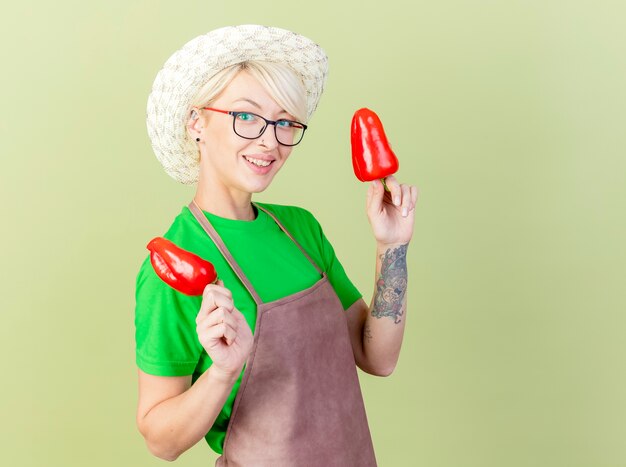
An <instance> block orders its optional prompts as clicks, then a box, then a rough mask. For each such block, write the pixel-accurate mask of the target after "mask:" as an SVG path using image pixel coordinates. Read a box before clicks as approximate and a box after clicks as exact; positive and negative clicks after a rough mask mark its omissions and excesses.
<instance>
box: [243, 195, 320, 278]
mask: <svg viewBox="0 0 626 467" xmlns="http://www.w3.org/2000/svg"><path fill="white" fill-rule="evenodd" d="M253 204H254V205H255V206H256V207H257V208H258V209H260V210H262V211H264V212H266V213H267V214H269V216H270V217H271V218H272V219H274V221H275V222H276V223H277V224H278V227H280V229H281V230H282V231H283V232H285V233H286V234H287V236H288V237H289V238H290V239H291V241H292V242H293V243H295V244H296V246H297V247H298V248H300V251H302V253H304V256H306V258H307V259H308V260H309V261H310V263H311V264H312V265H313V267H314V268H315V269H316V270H317V272H318V273H319V274H320V276H323V275H324V271H322V270H321V269H320V268H319V267H318V266H317V264H315V261H313V260H312V259H311V257H310V256H309V255H308V253H307V252H306V251H305V250H304V248H302V246H300V244H299V243H298V242H297V241H296V239H295V238H293V235H291V234H290V233H289V231H288V230H287V229H286V228H285V226H284V225H283V224H282V223H281V222H280V221H279V220H278V219H277V218H276V216H275V215H274V214H272V213H271V212H269V211H268V210H267V209H264V208H262V207H261V206H259V205H258V204H255V203H253Z"/></svg>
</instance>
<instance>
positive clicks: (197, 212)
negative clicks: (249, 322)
mask: <svg viewBox="0 0 626 467" xmlns="http://www.w3.org/2000/svg"><path fill="white" fill-rule="evenodd" d="M189 210H190V211H191V213H192V214H193V216H194V217H195V218H196V220H197V221H198V222H199V223H200V225H201V226H202V228H203V229H204V230H205V232H206V233H207V234H208V235H209V237H210V238H211V240H213V242H214V243H215V246H217V248H218V250H220V252H221V253H222V255H223V256H224V259H226V261H227V262H228V264H230V267H231V268H232V269H233V271H234V272H235V274H236V275H237V277H238V278H239V280H240V281H241V283H242V284H243V285H244V287H245V288H246V289H248V292H249V293H250V295H251V296H252V298H253V299H254V301H255V302H256V304H257V307H258V306H259V305H260V304H262V303H263V301H262V300H261V297H260V296H259V294H258V293H257V292H256V290H254V287H253V286H252V283H251V282H250V281H249V280H248V278H247V277H246V275H245V274H244V273H243V271H242V270H241V268H240V267H239V265H238V264H237V262H236V261H235V258H233V256H232V255H231V254H230V251H228V248H226V245H225V244H224V241H223V240H222V238H221V237H220V236H219V234H218V233H217V231H216V230H215V228H214V227H213V226H212V225H211V223H210V222H209V220H208V219H207V217H206V216H205V215H204V213H203V212H202V210H201V209H200V207H199V206H198V205H197V204H196V202H195V201H193V200H192V201H191V203H189Z"/></svg>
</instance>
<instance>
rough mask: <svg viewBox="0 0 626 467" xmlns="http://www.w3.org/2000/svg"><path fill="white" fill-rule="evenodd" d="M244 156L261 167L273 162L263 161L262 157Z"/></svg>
mask: <svg viewBox="0 0 626 467" xmlns="http://www.w3.org/2000/svg"><path fill="white" fill-rule="evenodd" d="M243 157H245V158H246V160H247V161H248V162H252V163H253V164H254V165H258V166H259V167H267V166H268V165H270V164H271V162H270V161H262V160H260V159H252V158H251V157H248V156H243Z"/></svg>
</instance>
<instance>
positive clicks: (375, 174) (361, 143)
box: [350, 108, 400, 191]
mask: <svg viewBox="0 0 626 467" xmlns="http://www.w3.org/2000/svg"><path fill="white" fill-rule="evenodd" d="M350 140H351V142H352V166H353V167H354V174H355V175H356V177H357V178H358V179H359V180H361V181H362V182H369V181H372V180H376V179H380V181H382V182H383V185H384V186H385V189H386V190H387V191H389V189H388V188H387V185H386V184H385V177H388V176H389V175H392V174H394V173H396V172H397V171H398V168H399V166H400V164H399V162H398V158H397V157H396V155H395V154H394V153H393V151H392V150H391V147H390V146H389V142H388V141H387V136H386V135H385V130H384V129H383V124H382V123H381V121H380V118H378V115H376V113H375V112H373V111H372V110H370V109H367V108H363V109H359V110H357V111H356V112H355V113H354V116H353V117H352V129H351V134H350Z"/></svg>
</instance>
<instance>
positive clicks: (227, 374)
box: [207, 364, 241, 386]
mask: <svg viewBox="0 0 626 467" xmlns="http://www.w3.org/2000/svg"><path fill="white" fill-rule="evenodd" d="M207 373H208V374H209V377H210V378H211V379H212V380H214V381H216V382H219V383H222V384H227V385H230V386H232V385H233V384H235V382H236V381H237V378H239V374H240V373H241V370H239V371H230V370H224V369H222V368H220V367H218V366H217V365H215V364H213V365H211V366H210V367H209V369H208V370H207Z"/></svg>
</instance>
